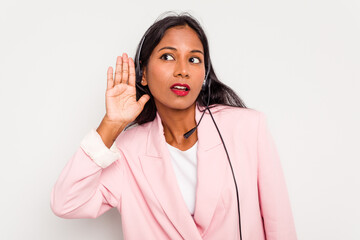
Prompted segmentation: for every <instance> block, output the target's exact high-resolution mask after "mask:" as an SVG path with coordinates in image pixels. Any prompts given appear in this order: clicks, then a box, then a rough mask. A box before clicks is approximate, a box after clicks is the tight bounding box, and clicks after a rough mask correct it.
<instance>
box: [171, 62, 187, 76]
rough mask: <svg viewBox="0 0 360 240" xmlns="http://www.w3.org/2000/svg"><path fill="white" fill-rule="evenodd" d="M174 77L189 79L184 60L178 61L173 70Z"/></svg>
mask: <svg viewBox="0 0 360 240" xmlns="http://www.w3.org/2000/svg"><path fill="white" fill-rule="evenodd" d="M174 76H175V77H177V76H181V77H183V78H188V77H189V69H188V62H187V61H184V60H178V61H177V62H176V65H175V69H174Z"/></svg>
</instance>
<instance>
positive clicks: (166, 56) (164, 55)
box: [160, 54, 174, 60]
mask: <svg viewBox="0 0 360 240" xmlns="http://www.w3.org/2000/svg"><path fill="white" fill-rule="evenodd" d="M160 59H163V60H174V58H173V57H172V56H171V55H170V54H163V55H162V56H161V57H160Z"/></svg>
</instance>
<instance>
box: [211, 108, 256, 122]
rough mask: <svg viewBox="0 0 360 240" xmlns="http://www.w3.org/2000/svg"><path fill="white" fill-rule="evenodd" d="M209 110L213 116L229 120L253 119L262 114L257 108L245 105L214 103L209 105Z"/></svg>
mask: <svg viewBox="0 0 360 240" xmlns="http://www.w3.org/2000/svg"><path fill="white" fill-rule="evenodd" d="M209 108H210V111H211V113H212V114H213V115H214V117H216V118H218V119H223V120H226V119H229V120H235V121H236V120H249V121H254V120H257V119H258V118H259V116H260V115H261V114H262V112H260V111H259V110H256V109H253V108H245V107H235V106H228V105H220V104H217V105H214V106H210V107H209Z"/></svg>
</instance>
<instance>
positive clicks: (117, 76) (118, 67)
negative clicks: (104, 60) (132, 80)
mask: <svg viewBox="0 0 360 240" xmlns="http://www.w3.org/2000/svg"><path fill="white" fill-rule="evenodd" d="M121 76H122V57H121V56H118V57H117V59H116V68H115V85H116V84H119V83H120V82H121Z"/></svg>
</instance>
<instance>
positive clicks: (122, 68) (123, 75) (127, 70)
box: [108, 53, 136, 88]
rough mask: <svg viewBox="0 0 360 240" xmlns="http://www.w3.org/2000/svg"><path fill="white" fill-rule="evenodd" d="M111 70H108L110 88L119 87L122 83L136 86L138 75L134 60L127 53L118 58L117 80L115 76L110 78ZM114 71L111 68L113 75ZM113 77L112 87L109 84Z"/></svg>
mask: <svg viewBox="0 0 360 240" xmlns="http://www.w3.org/2000/svg"><path fill="white" fill-rule="evenodd" d="M109 71H110V69H108V88H111V87H113V86H114V85H118V84H120V83H124V84H129V85H132V86H135V81H136V74H135V64H134V60H133V59H132V58H129V57H128V55H127V54H126V53H123V54H122V56H118V57H117V58H116V67H115V79H113V76H112V75H111V76H110V73H109ZM112 71H113V69H112V68H111V74H112ZM110 77H111V80H112V85H111V84H110V83H109V81H110V80H109V79H110Z"/></svg>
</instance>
